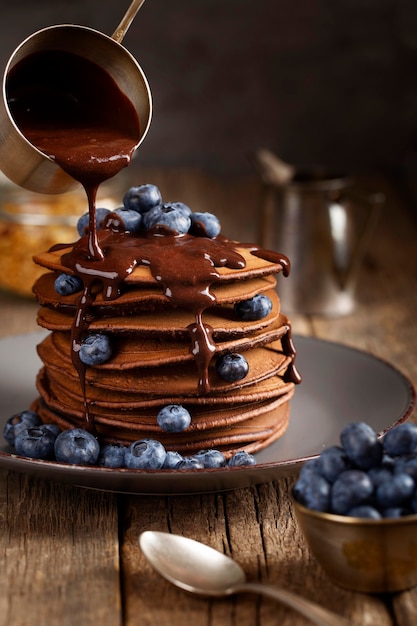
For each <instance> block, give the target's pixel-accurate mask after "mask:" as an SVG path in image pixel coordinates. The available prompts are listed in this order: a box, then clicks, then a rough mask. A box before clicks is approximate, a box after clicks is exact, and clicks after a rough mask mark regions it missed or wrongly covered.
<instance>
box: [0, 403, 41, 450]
mask: <svg viewBox="0 0 417 626" xmlns="http://www.w3.org/2000/svg"><path fill="white" fill-rule="evenodd" d="M41 424H42V420H41V418H40V417H39V415H38V414H37V413H35V411H29V410H27V411H21V412H20V413H16V414H15V415H12V417H10V418H9V419H8V420H7V422H6V424H5V427H4V431H3V436H4V438H5V440H6V441H7V443H8V444H10V445H11V446H14V443H15V438H16V435H17V434H18V433H19V431H21V430H24V429H26V428H32V427H34V426H40V425H41Z"/></svg>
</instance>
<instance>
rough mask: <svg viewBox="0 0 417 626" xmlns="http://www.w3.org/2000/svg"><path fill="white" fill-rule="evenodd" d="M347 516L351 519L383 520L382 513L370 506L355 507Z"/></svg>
mask: <svg viewBox="0 0 417 626" xmlns="http://www.w3.org/2000/svg"><path fill="white" fill-rule="evenodd" d="M347 515H349V517H363V518H366V519H382V515H381V513H380V512H379V511H378V510H377V509H376V508H375V507H373V506H370V505H369V504H362V505H360V506H355V507H353V509H350V510H349V511H348V512H347Z"/></svg>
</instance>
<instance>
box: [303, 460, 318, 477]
mask: <svg viewBox="0 0 417 626" xmlns="http://www.w3.org/2000/svg"><path fill="white" fill-rule="evenodd" d="M319 467H320V459H319V458H316V459H310V460H309V461H306V462H305V463H304V464H303V465H302V466H301V469H300V473H299V476H298V477H299V478H300V479H301V478H305V477H308V475H309V474H311V473H312V472H314V473H316V474H320V471H319Z"/></svg>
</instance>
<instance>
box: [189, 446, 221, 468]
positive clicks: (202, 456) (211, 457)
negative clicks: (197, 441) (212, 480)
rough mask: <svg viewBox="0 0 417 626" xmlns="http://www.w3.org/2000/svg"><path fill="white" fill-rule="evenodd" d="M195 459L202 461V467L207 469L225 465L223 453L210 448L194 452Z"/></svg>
mask: <svg viewBox="0 0 417 626" xmlns="http://www.w3.org/2000/svg"><path fill="white" fill-rule="evenodd" d="M193 456H194V458H195V459H198V460H199V461H201V462H202V464H203V467H206V468H208V469H210V468H214V467H225V465H226V459H225V458H224V454H223V453H222V452H220V450H215V449H214V448H211V449H209V450H199V451H198V452H197V453H196V454H194V455H193Z"/></svg>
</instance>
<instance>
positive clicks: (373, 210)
mask: <svg viewBox="0 0 417 626" xmlns="http://www.w3.org/2000/svg"><path fill="white" fill-rule="evenodd" d="M349 200H351V201H353V202H355V201H356V202H358V203H361V204H362V205H364V206H367V207H368V215H367V216H366V218H365V221H364V226H363V228H362V232H361V234H360V236H358V237H356V238H355V239H356V243H355V245H354V247H353V249H352V250H351V249H350V247H349V232H348V230H349V220H348V215H347V209H346V206H345V205H344V203H345V202H346V201H349ZM384 203H385V195H384V194H383V193H381V192H376V193H371V194H364V193H361V192H359V191H357V190H345V191H344V192H332V193H331V194H329V202H328V211H329V220H330V233H331V238H332V243H333V264H334V272H335V275H336V277H337V280H338V283H339V285H340V288H341V289H346V288H347V287H348V286H349V285H350V284H351V283H353V282H354V280H355V279H356V276H357V273H358V270H359V266H360V263H361V261H362V258H363V256H364V253H365V250H366V249H367V247H368V244H369V240H370V238H371V236H372V234H373V232H374V230H375V227H376V224H377V222H378V220H379V217H380V215H381V210H382V207H383V205H384Z"/></svg>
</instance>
